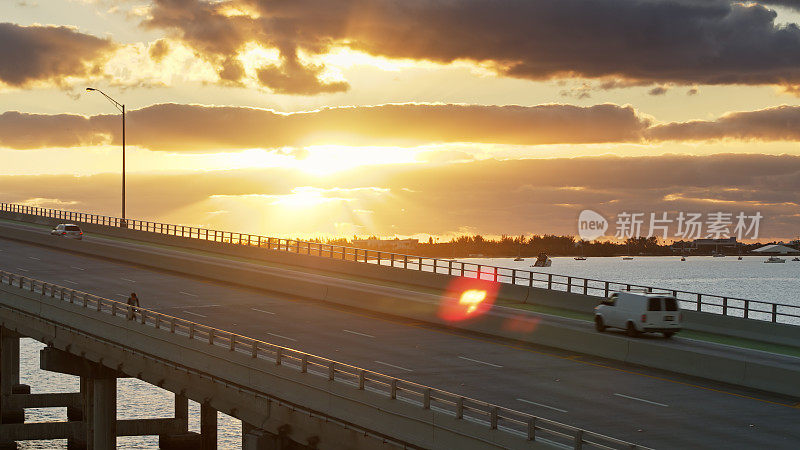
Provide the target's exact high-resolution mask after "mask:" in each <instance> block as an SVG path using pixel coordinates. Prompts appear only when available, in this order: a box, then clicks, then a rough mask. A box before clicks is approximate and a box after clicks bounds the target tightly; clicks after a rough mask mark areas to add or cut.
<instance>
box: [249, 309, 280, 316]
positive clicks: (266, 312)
mask: <svg viewBox="0 0 800 450" xmlns="http://www.w3.org/2000/svg"><path fill="white" fill-rule="evenodd" d="M250 309H252V310H253V311H258V312H260V313H264V314H272V315H273V316H274V315H275V313H274V312H270V311H264V310H263V309H258V308H250Z"/></svg>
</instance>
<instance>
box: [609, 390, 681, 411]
mask: <svg viewBox="0 0 800 450" xmlns="http://www.w3.org/2000/svg"><path fill="white" fill-rule="evenodd" d="M614 395H616V396H617V397H623V398H628V399H631V400H636V401H637V402H644V403H650V404H651V405H656V406H663V407H664V408H669V405H665V404H663V403H658V402H651V401H650V400H645V399H643V398H637V397H631V396H630V395H625V394H617V393H614Z"/></svg>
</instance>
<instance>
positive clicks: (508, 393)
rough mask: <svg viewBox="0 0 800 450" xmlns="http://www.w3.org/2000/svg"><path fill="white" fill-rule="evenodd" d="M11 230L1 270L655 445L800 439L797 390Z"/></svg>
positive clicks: (747, 444)
mask: <svg viewBox="0 0 800 450" xmlns="http://www.w3.org/2000/svg"><path fill="white" fill-rule="evenodd" d="M45 232H46V231H45ZM1 238H2V236H0V269H2V270H6V271H9V272H15V273H19V274H22V275H25V276H30V277H33V278H37V279H40V280H44V281H47V282H50V283H55V284H59V285H62V286H66V287H70V288H74V289H80V290H83V291H86V292H90V293H93V294H96V295H101V296H104V297H107V298H110V299H114V300H122V301H124V300H125V299H126V298H127V297H128V295H129V294H130V293H131V292H134V291H135V292H136V293H137V295H138V296H139V298H140V299H141V303H142V307H145V308H149V309H154V310H157V311H160V312H164V313H166V314H171V315H175V316H180V317H183V318H186V319H188V320H193V321H195V322H199V323H204V324H208V325H211V326H214V327H217V328H222V329H226V330H231V331H235V332H237V333H240V334H243V335H247V336H250V337H254V338H257V339H261V340H264V341H267V342H272V343H275V344H279V345H284V346H286V347H291V348H295V349H298V350H302V351H305V352H309V353H313V354H317V355H320V356H325V357H328V358H331V359H335V360H337V361H340V362H343V363H348V364H353V365H356V366H360V367H363V368H366V369H370V370H374V371H377V372H382V373H386V374H389V375H393V376H397V377H400V378H404V379H407V380H410V381H414V382H417V383H422V384H427V385H430V386H433V387H436V388H439V389H444V390H448V391H451V392H455V393H458V394H462V395H465V396H468V397H473V398H477V399H481V400H485V401H489V402H492V403H496V404H499V405H503V406H506V407H509V408H514V409H517V410H520V411H525V412H528V413H531V414H535V415H537V416H540V417H544V418H548V419H551V420H555V421H559V422H562V423H567V424H570V425H574V426H578V427H582V428H586V429H588V430H591V431H595V432H598V433H603V434H606V435H609V436H612V437H616V438H619V439H625V440H629V441H632V442H635V443H638V444H643V445H646V446H649V447H654V448H765V447H771V448H775V449H777V448H786V449H790V448H791V449H796V448H800V427H798V426H797V424H798V423H799V421H800V404H798V399H795V398H786V397H782V396H778V395H773V394H769V393H764V392H759V391H755V390H749V389H744V388H740V387H736V386H730V385H726V384H723V383H717V382H712V381H708V380H703V379H698V378H693V377H686V376H682V375H677V374H673V373H668V372H664V371H659V370H655V369H649V368H643V367H635V366H631V365H627V364H624V363H619V362H615V361H610V360H605V359H602V358H595V357H590V356H585V355H579V354H575V353H571V352H563V351H559V350H554V349H551V348H545V347H537V346H534V345H525V344H520V343H515V342H511V341H504V340H499V339H491V338H486V337H479V336H476V335H471V334H469V333H461V332H456V331H452V330H448V329H445V328H441V327H436V326H433V325H428V324H424V323H420V322H417V321H413V320H407V319H399V318H396V317H389V316H383V315H379V314H375V313H370V312H365V311H361V310H354V309H349V308H345V307H340V306H336V305H332V304H327V303H324V302H319V301H313V300H307V299H300V298H293V297H287V296H285V295H281V294H276V293H270V292H265V291H259V290H255V289H248V288H242V287H237V286H230V285H226V284H223V283H216V282H212V281H208V280H203V279H198V278H194V277H190V276H181V275H176V274H172V273H163V272H159V271H156V270H149V269H146V268H142V267H139V266H134V265H129V264H125V263H117V262H111V261H108V260H103V259H97V258H91V257H85V256H80V255H75V254H71V253H68V252H63V251H59V250H54V249H49V248H45V247H40V246H35V245H30V244H25V243H20V242H15V241H9V240H3V239H1ZM86 239H87V240H103V239H102V238H99V237H94V236H87V238H86ZM107 242H109V243H115V244H118V242H114V241H110V240H109V241H107ZM586 326H589V325H586ZM667 345H710V344H700V343H697V342H695V341H689V340H676V342H674V343H669V344H667ZM752 355H753V357H759V358H769V356H767V355H764V354H759V353H758V352H752Z"/></svg>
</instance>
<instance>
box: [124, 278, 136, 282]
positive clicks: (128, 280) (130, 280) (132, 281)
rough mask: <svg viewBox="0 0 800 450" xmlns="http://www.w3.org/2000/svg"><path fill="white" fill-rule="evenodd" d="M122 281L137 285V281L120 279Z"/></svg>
mask: <svg viewBox="0 0 800 450" xmlns="http://www.w3.org/2000/svg"><path fill="white" fill-rule="evenodd" d="M120 280H122V281H127V282H129V283H136V281H135V280H130V279H128V278H120Z"/></svg>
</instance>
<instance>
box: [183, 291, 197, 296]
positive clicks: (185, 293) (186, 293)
mask: <svg viewBox="0 0 800 450" xmlns="http://www.w3.org/2000/svg"><path fill="white" fill-rule="evenodd" d="M180 294H183V295H188V296H189V297H197V296H196V295H195V294H190V293H188V292H183V291H180Z"/></svg>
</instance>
